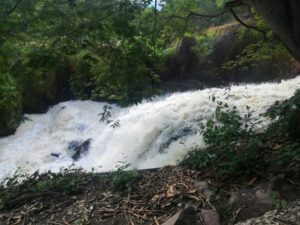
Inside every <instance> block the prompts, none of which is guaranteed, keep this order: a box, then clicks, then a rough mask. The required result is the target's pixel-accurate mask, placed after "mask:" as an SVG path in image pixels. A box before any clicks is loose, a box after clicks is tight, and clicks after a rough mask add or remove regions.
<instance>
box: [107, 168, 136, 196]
mask: <svg viewBox="0 0 300 225" xmlns="http://www.w3.org/2000/svg"><path fill="white" fill-rule="evenodd" d="M129 166H130V164H126V165H124V166H120V167H118V168H117V170H116V171H113V172H111V173H110V174H109V175H108V176H106V177H105V182H108V183H109V184H110V189H111V191H112V192H113V193H115V192H121V191H126V192H131V190H132V185H133V183H134V182H136V181H137V179H138V177H139V175H138V173H137V171H136V170H132V171H125V169H127V168H128V167H129Z"/></svg>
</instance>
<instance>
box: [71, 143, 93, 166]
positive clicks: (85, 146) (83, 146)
mask: <svg viewBox="0 0 300 225" xmlns="http://www.w3.org/2000/svg"><path fill="white" fill-rule="evenodd" d="M91 141H92V139H87V140H86V141H84V142H79V141H71V143H70V144H69V147H68V149H69V150H70V151H72V152H73V154H72V159H73V160H74V161H78V159H79V158H80V157H81V156H82V155H86V154H87V153H88V151H89V149H90V145H91Z"/></svg>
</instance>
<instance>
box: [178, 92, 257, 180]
mask: <svg viewBox="0 0 300 225" xmlns="http://www.w3.org/2000/svg"><path fill="white" fill-rule="evenodd" d="M213 101H215V98H214V97H213ZM217 103H218V106H217V108H216V111H215V116H214V118H213V119H210V120H208V121H207V122H206V124H203V123H201V124H200V128H201V130H202V135H203V139H204V142H205V144H207V145H209V147H208V148H206V149H198V148H195V149H192V150H191V151H189V152H188V153H187V155H186V156H185V157H184V158H183V160H182V161H181V162H180V163H179V165H180V166H183V167H188V168H191V169H194V170H200V169H210V170H211V171H212V172H213V173H214V175H215V176H216V177H217V178H220V179H233V178H234V177H238V176H243V175H250V174H259V172H260V170H261V169H262V168H263V157H262V151H261V148H260V141H259V139H258V138H257V137H255V135H254V133H253V131H252V125H251V124H248V123H247V122H243V118H242V117H241V116H240V115H239V113H238V111H237V110H236V107H232V108H230V107H229V106H228V105H227V104H223V103H222V102H217ZM247 109H248V110H249V109H250V108H249V107H247ZM245 117H246V118H247V119H248V118H250V117H251V112H249V111H248V113H247V114H246V115H245Z"/></svg>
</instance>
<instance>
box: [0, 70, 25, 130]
mask: <svg viewBox="0 0 300 225" xmlns="http://www.w3.org/2000/svg"><path fill="white" fill-rule="evenodd" d="M21 118H22V96H21V94H20V92H19V91H18V89H17V85H16V82H15V80H14V79H13V77H12V76H11V75H10V74H9V73H2V72H0V133H1V130H2V129H14V128H16V126H17V125H18V123H19V122H20V120H21Z"/></svg>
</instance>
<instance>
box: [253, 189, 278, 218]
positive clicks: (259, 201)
mask: <svg viewBox="0 0 300 225" xmlns="http://www.w3.org/2000/svg"><path fill="white" fill-rule="evenodd" d="M255 198H256V201H255V204H254V209H255V210H256V211H258V212H261V213H264V212H266V211H269V210H272V209H274V207H275V203H274V200H273V199H272V198H271V196H270V194H269V193H267V192H264V191H262V190H258V191H257V192H256V193H255Z"/></svg>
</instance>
